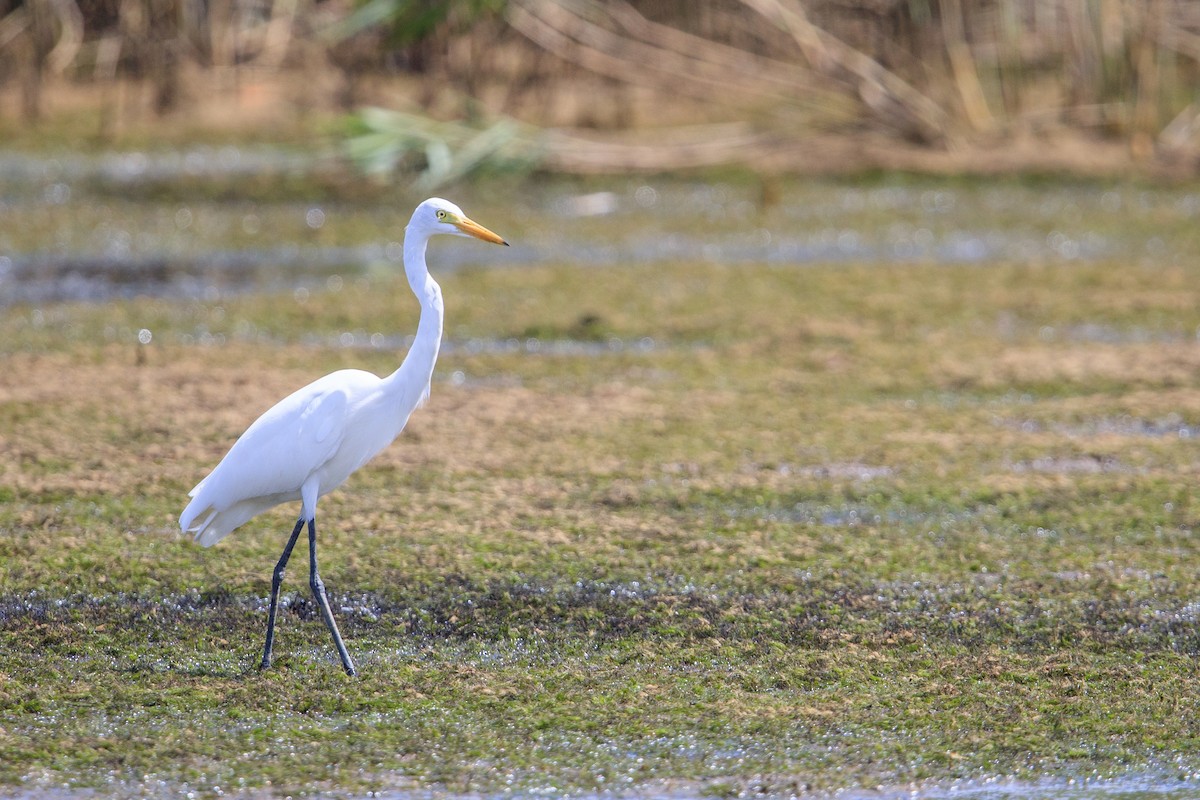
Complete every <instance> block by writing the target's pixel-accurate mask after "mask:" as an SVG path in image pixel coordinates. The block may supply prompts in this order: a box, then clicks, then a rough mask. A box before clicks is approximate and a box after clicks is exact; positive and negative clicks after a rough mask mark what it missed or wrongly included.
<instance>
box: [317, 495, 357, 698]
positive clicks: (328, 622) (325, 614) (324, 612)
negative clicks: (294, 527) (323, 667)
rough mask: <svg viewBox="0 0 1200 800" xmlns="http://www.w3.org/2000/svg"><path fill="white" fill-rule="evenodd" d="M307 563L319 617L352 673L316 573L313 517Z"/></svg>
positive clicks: (349, 671)
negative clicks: (319, 608) (319, 613)
mask: <svg viewBox="0 0 1200 800" xmlns="http://www.w3.org/2000/svg"><path fill="white" fill-rule="evenodd" d="M308 564H309V566H308V585H309V586H311V587H312V593H313V597H315V598H316V599H317V605H319V606H320V607H321V618H322V619H324V620H325V627H326V628H329V632H330V633H332V634H333V643H334V644H335V645H336V646H337V651H338V655H339V656H341V658H342V667H343V668H344V669H345V670H346V674H347V675H353V674H354V662H353V661H351V660H350V653H348V652H346V645H345V644H344V643H343V642H342V635H341V634H340V633H338V627H337V623H336V622H334V621H333V612H332V611H330V610H329V598H328V597H326V596H325V583H324V581H322V580H321V576H320V575H318V574H317V520H316V518H315V517H314V518H313V519H310V520H309V521H308Z"/></svg>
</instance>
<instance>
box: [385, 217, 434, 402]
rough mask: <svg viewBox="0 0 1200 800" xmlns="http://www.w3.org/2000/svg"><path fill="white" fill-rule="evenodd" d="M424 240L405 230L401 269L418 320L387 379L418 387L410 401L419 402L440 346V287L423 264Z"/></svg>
mask: <svg viewBox="0 0 1200 800" xmlns="http://www.w3.org/2000/svg"><path fill="white" fill-rule="evenodd" d="M428 242H429V237H428V236H423V235H420V234H417V235H413V233H412V231H411V230H406V231H405V235H404V271H405V273H406V274H407V275H408V285H409V286H411V287H412V290H413V294H415V295H416V296H417V300H418V301H419V302H420V303H421V319H420V321H419V322H418V323H417V336H416V338H415V339H414V340H413V343H412V347H410V348H409V350H408V355H406V356H405V357H404V361H403V362H402V363H401V364H400V367H399V369H397V370H396V371H395V372H393V373H392V375H391V377H390V378H389V380H390V381H391V382H392V384H393V386H396V387H398V388H399V389H401V390H403V391H405V392H407V391H412V390H419V392H420V396H419V397H417V398H414V400H413V402H419V401H420V399H421V398H423V397H424V396H425V395H426V394H427V393H428V391H429V382H430V380H431V379H432V378H433V367H434V365H435V364H436V363H437V357H438V351H439V350H440V349H441V346H442V317H443V314H444V310H443V306H442V288H441V287H440V286H438V284H437V281H435V280H434V279H433V276H432V275H430V274H429V268H428V267H427V266H426V264H425V246H426V244H428Z"/></svg>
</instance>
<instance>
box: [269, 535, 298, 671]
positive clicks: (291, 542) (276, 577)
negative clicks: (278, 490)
mask: <svg viewBox="0 0 1200 800" xmlns="http://www.w3.org/2000/svg"><path fill="white" fill-rule="evenodd" d="M303 529H304V517H301V518H300V519H299V520H297V521H296V527H295V528H293V529H292V536H291V538H290V539H288V543H287V547H285V548H283V555H281V556H280V557H279V563H278V564H276V565H275V572H274V574H273V575H271V610H270V612H269V613H268V614H267V644H266V647H264V648H263V659H262V665H261V666H260V667H259V668H260V669H266V668H267V667H269V666H271V645H273V644H274V643H275V612H276V610H277V609H278V608H279V587H280V585H282V584H283V571H284V569H285V568H286V567H287V563H288V559H289V558H291V557H292V548H293V547H295V546H296V540H297V539H298V538H300V531H301V530H303Z"/></svg>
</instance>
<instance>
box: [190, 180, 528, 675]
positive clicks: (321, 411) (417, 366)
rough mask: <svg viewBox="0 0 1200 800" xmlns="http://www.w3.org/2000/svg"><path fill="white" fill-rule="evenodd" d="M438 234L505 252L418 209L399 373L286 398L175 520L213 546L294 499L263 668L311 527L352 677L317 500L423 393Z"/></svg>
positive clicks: (404, 418)
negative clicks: (282, 593)
mask: <svg viewBox="0 0 1200 800" xmlns="http://www.w3.org/2000/svg"><path fill="white" fill-rule="evenodd" d="M439 233H444V234H450V235H452V236H473V237H475V238H476V239H482V240H483V241H485V242H493V243H495V244H503V245H507V244H508V242H506V241H504V239H502V238H500V237H499V236H497V235H496V234H494V233H492V232H491V231H489V230H488V229H487V228H485V227H483V226H482V225H479V224H478V223H476V222H472V221H471V220H470V219H468V218H467V217H466V215H465V214H463V212H462V210H461V209H460V208H459V207H458V206H456V205H454V204H453V203H450V202H448V201H446V200H442V199H440V198H436V197H435V198H431V199H429V200H426V201H425V202H423V203H421V205H419V206H417V209H416V210H415V211H414V212H413V215H412V219H410V220H409V222H408V227H406V228H405V230H404V271H405V273H407V275H408V282H409V285H410V286H412V290H413V293H414V294H415V295H416V296H417V299H418V300H419V301H420V303H421V318H420V321H419V322H418V323H417V336H416V339H414V340H413V344H412V347H411V348H410V349H409V351H408V354H407V355H406V356H405V357H404V361H403V363H401V364H400V367H399V369H397V370H396V371H395V372H393V373H392V374H391V375H389V376H387V377H386V378H380V377H379V376H377V375H373V374H372V373H370V372H364V371H362V370H357V369H344V370H339V371H337V372H334V373H332V374H329V375H326V376H325V377H324V378H321V379H319V380H316V381H314V382H313V383H310V384H309V385H308V386H305V387H304V388H303V389H299V390H297V391H296V392H293V393H292V394H290V395H288V396H287V397H285V398H284V399H283V400H280V401H279V402H278V403H276V404H275V406H273V407H272V408H271V409H270V410H269V411H267V412H266V413H265V414H263V415H262V416H261V417H259V418H258V419H257V420H255V421H254V423H253V424H252V425H251V426H250V427H249V428H247V429H246V432H245V433H243V434H242V435H241V437H240V438H239V439H238V440H237V441H236V442H234V444H233V447H231V448H230V449H229V452H228V453H227V454H226V455H225V457H224V458H223V459H221V463H219V464H217V466H216V468H215V469H213V471H212V472H211V473H209V475H208V477H207V478H205V479H204V480H202V481H200V483H198V484H196V487H195V488H194V489H192V491H191V492H190V493H189V496H190V497H191V498H192V500H191V502H190V503H188V505H187V508H185V509H184V510H183V514H181V515H180V517H179V527H180V529H181V530H183V532H185V533H192V534H195V537H196V541H197V542H199V543H200V544H201V545H203V546H205V547H210V546H211V545H214V544H216V543H217V542H219V541H220V540H221V539H222V538H224V537H225V536H226V535H227V534H228V533H229V532H230V531H232V530H233V529H235V528H237V527H238V526H239V525H241V524H242V523H244V522H246V521H247V520H249V519H250V518H251V517H253V516H255V515H257V514H260V513H262V512H263V511H266V510H267V509H270V508H273V507H275V506H277V505H279V504H280V503H285V502H289V501H294V500H299V501H300V519H299V520H298V521H297V522H296V527H295V528H293V529H292V535H291V538H289V539H288V542H287V546H286V547H284V548H283V555H282V556H280V558H279V563H278V564H276V565H275V572H274V574H273V575H272V577H271V606H270V612H269V614H268V616H267V642H266V645H265V647H264V648H263V658H262V667H263V668H264V669H265V668H267V667H269V666H270V665H271V645H272V643H273V641H274V638H275V613H276V610H277V608H278V604H279V586H280V584H281V583H282V582H283V575H284V569H285V568H286V566H287V562H288V559H289V558H290V557H291V555H292V548H293V547H295V545H296V539H297V538H298V537H299V536H300V531H301V529H303V528H304V526H305V524H306V523H307V525H308V548H309V586H310V587H311V588H312V593H313V596H314V597H315V598H316V601H317V605H318V606H319V607H320V609H321V617H322V619H324V620H325V626H326V627H328V628H329V632H330V633H331V634H333V642H334V644H335V645H336V646H337V651H338V655H339V656H341V659H342V666H343V667H344V668H345V670H346V672H347V673H349V674H350V675H353V674H354V662H353V661H351V660H350V654H349V653H348V652H346V645H345V644H344V643H343V642H342V637H341V634H340V633H338V628H337V623H336V622H334V619H333V613H332V612H331V611H330V610H329V600H328V598H327V597H326V595H325V585H324V584H323V583H322V581H321V576H320V575H319V574H317V526H316V517H317V500H318V499H319V498H320V497H321V496H322V495H325V494H328V493H329V492H331V491H333V490H334V489H336V488H337V487H338V486H341V485H342V483H343V482H345V480H346V479H347V478H348V477H350V474H351V473H352V472H354V471H355V470H356V469H358V468H359V467H361V466H362V465H363V464H365V463H367V462H368V461H370V460H371V458H373V457H374V456H375V455H376V454H377V453H379V452H380V451H381V450H383V449H384V448H385V447H387V446H388V445H389V444H391V442H392V440H393V439H395V438H396V436H398V435H399V433H400V431H401V430H403V428H404V425H405V423H407V422H408V418H409V415H410V414H412V412H413V410H414V409H416V408H417V406H419V405H421V403H422V402H424V400H425V399H426V398H427V397H428V396H429V381H430V378H431V377H432V376H433V367H434V363H435V362H436V361H437V356H438V349H439V348H440V347H441V342H442V313H443V310H442V290H441V287H439V286H438V284H437V281H435V280H434V279H433V277H432V276H431V275H430V274H429V268H428V266H427V265H426V264H425V248H426V245H427V244H428V243H429V238H430V237H431V236H434V235H436V234H439Z"/></svg>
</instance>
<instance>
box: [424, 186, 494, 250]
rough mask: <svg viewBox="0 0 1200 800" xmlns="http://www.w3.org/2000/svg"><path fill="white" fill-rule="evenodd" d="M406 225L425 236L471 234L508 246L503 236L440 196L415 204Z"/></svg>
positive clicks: (486, 240) (477, 237)
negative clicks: (415, 208)
mask: <svg viewBox="0 0 1200 800" xmlns="http://www.w3.org/2000/svg"><path fill="white" fill-rule="evenodd" d="M408 227H409V229H410V230H412V231H414V232H417V233H423V234H424V235H426V236H433V235H435V234H438V233H445V234H449V235H451V236H471V237H474V238H476V239H482V240H483V241H485V242H491V243H492V244H502V245H505V246H508V242H506V241H504V239H503V238H501V237H500V236H497V235H496V234H494V233H492V232H491V231H489V230H488V229H487V228H485V227H483V226H482V225H480V224H479V223H478V222H475V221H473V220H471V219H470V218H468V217H467V215H466V214H464V213H463V211H462V209H461V208H459V207H458V206H456V205H454V203H451V202H450V201H449V200H443V199H442V198H440V197H431V198H429V199H428V200H426V201H425V202H424V203H421V205H419V206H417V210H416V211H414V212H413V215H412V219H411V220H410V221H409V223H408Z"/></svg>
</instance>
